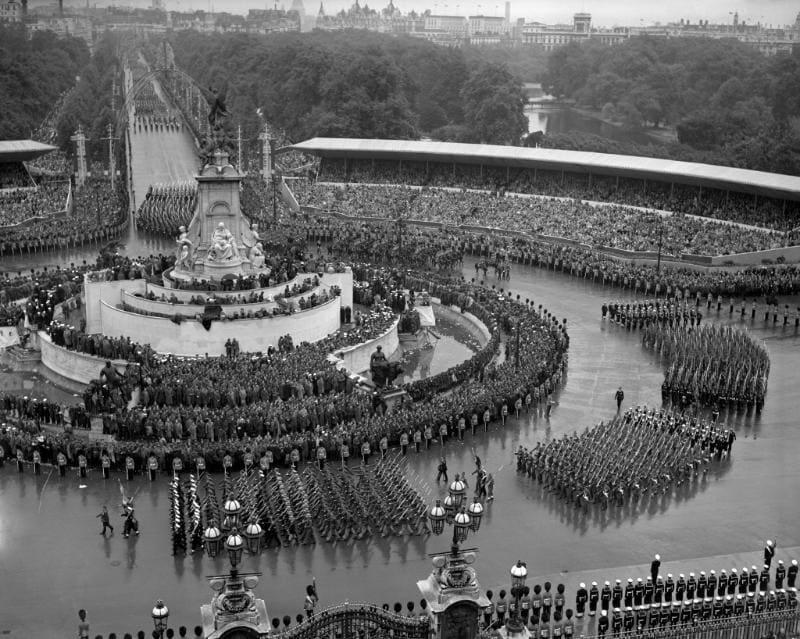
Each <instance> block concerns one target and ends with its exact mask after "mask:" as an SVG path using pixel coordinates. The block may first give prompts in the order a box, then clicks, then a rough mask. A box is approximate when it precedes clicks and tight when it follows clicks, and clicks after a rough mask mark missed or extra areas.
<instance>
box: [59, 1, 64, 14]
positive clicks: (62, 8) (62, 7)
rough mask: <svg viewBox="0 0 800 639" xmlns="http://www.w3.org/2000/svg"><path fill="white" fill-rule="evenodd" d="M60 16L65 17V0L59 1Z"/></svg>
mask: <svg viewBox="0 0 800 639" xmlns="http://www.w3.org/2000/svg"><path fill="white" fill-rule="evenodd" d="M58 15H60V16H63V15H64V0H58Z"/></svg>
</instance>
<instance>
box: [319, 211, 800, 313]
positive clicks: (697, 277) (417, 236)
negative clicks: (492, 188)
mask: <svg viewBox="0 0 800 639" xmlns="http://www.w3.org/2000/svg"><path fill="white" fill-rule="evenodd" d="M305 232H306V237H307V239H308V241H309V242H317V243H318V244H320V245H321V244H322V243H329V245H330V249H331V251H332V253H333V255H335V256H339V257H342V258H348V259H356V260H370V261H374V262H386V263H393V264H401V265H405V266H409V267H413V266H415V265H419V264H424V265H426V266H428V267H430V266H431V262H432V260H431V256H432V255H435V254H436V251H437V250H438V248H437V247H442V248H444V247H450V248H449V249H448V250H451V251H452V252H453V254H454V255H455V256H457V258H458V262H456V263H457V264H460V262H461V259H462V258H461V256H462V255H464V254H466V255H472V256H475V257H477V258H478V259H479V264H480V263H482V264H483V265H484V266H485V267H486V271H484V277H485V276H486V272H488V268H489V266H490V265H497V264H504V263H505V264H508V263H517V264H523V265H528V266H537V267H540V268H544V269H548V270H554V271H559V272H563V273H565V274H568V275H571V276H572V277H579V278H581V279H585V280H591V281H592V282H595V283H597V284H602V285H604V286H613V287H615V288H621V289H625V290H631V291H635V292H639V293H642V294H644V295H653V294H655V295H656V296H661V295H667V296H668V297H671V296H672V295H673V294H674V293H675V292H676V291H680V292H685V293H686V294H687V295H689V294H691V295H690V296H691V297H693V296H694V295H695V294H696V293H698V292H699V293H700V294H701V295H703V296H705V295H707V294H709V293H711V294H713V295H722V296H725V297H738V298H743V297H750V298H752V297H767V298H771V297H772V296H775V295H782V294H786V295H791V294H793V293H795V292H797V291H800V269H799V268H798V267H797V266H795V265H789V266H780V265H778V266H751V267H747V268H742V269H725V268H710V269H695V268H691V267H679V266H675V265H672V264H663V263H662V264H661V266H660V268H658V267H657V265H655V264H652V263H650V264H648V263H633V262H628V261H625V260H615V259H613V258H611V257H609V256H608V255H606V254H605V253H603V252H601V251H598V250H593V249H591V248H587V247H583V246H576V245H569V244H560V243H555V242H549V241H544V240H534V239H530V238H524V237H518V236H513V235H512V234H510V233H509V235H504V234H501V233H491V232H486V233H480V232H468V231H463V230H459V229H453V228H445V229H440V230H435V229H429V228H425V227H416V226H414V225H411V224H409V225H407V227H406V231H405V233H404V236H405V237H406V239H405V241H404V246H406V247H407V248H406V249H405V250H404V251H403V252H402V253H398V252H397V250H396V248H395V247H396V245H397V231H396V226H395V225H394V224H389V223H386V222H362V223H361V224H360V225H355V224H353V223H352V222H351V221H349V220H344V219H336V218H326V219H317V220H314V221H313V222H309V223H308V224H307V225H306V231H305ZM409 256H411V257H409ZM415 260H416V261H415ZM433 262H435V260H433ZM479 264H478V265H476V276H477V275H478V274H479V273H478V266H479Z"/></svg>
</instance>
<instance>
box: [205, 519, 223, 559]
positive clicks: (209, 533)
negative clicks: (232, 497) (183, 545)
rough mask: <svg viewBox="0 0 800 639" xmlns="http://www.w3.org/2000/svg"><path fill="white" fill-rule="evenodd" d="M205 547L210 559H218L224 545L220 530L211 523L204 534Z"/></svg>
mask: <svg viewBox="0 0 800 639" xmlns="http://www.w3.org/2000/svg"><path fill="white" fill-rule="evenodd" d="M203 545H204V546H205V547H206V554H207V555H208V556H209V557H216V556H217V555H218V554H219V551H220V547H221V545H222V533H221V532H220V530H219V528H217V527H216V526H215V525H214V522H211V524H210V525H209V527H208V528H206V530H205V532H204V533H203Z"/></svg>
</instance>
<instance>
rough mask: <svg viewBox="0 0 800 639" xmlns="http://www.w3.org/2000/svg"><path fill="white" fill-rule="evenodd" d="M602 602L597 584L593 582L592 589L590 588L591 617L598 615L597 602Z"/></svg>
mask: <svg viewBox="0 0 800 639" xmlns="http://www.w3.org/2000/svg"><path fill="white" fill-rule="evenodd" d="M599 600H600V590H599V589H598V588H597V582H596V581H593V582H592V587H591V588H589V616H590V617H594V616H595V613H597V602H598V601H599Z"/></svg>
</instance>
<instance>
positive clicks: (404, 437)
mask: <svg viewBox="0 0 800 639" xmlns="http://www.w3.org/2000/svg"><path fill="white" fill-rule="evenodd" d="M400 452H401V453H402V454H403V456H404V457H405V455H406V453H408V433H406V432H405V431H403V432H402V433H400Z"/></svg>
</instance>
